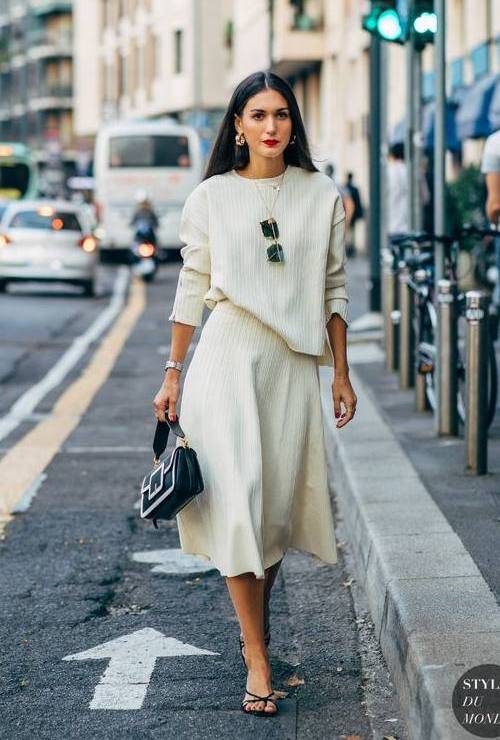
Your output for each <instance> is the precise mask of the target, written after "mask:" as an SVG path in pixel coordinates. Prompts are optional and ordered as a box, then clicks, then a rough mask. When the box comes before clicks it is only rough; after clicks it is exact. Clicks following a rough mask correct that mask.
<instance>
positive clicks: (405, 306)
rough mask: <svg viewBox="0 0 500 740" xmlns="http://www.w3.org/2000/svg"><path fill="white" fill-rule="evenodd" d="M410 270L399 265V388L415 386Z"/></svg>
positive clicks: (401, 264)
mask: <svg viewBox="0 0 500 740" xmlns="http://www.w3.org/2000/svg"><path fill="white" fill-rule="evenodd" d="M409 278H410V268H409V267H407V266H406V264H405V263H404V262H400V263H399V276H398V279H399V311H400V318H399V387H400V388H401V389H406V388H413V386H414V385H415V361H414V355H415V332H414V330H413V312H414V300H413V291H412V290H411V288H410V286H409Z"/></svg>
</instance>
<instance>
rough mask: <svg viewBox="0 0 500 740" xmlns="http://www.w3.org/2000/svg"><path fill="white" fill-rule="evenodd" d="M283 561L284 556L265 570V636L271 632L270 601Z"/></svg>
mask: <svg viewBox="0 0 500 740" xmlns="http://www.w3.org/2000/svg"><path fill="white" fill-rule="evenodd" d="M282 562H283V558H281V560H278V562H277V563H274V564H273V565H271V566H270V567H269V568H267V569H266V571H265V573H266V585H265V588H264V636H265V634H266V632H269V601H270V598H271V589H272V587H273V584H274V582H275V580H276V576H277V575H278V571H279V569H280V565H281V563H282Z"/></svg>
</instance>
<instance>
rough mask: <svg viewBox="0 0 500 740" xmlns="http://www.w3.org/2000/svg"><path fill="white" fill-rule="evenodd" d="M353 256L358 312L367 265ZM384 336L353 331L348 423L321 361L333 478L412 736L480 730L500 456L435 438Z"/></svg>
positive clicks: (493, 645)
mask: <svg viewBox="0 0 500 740" xmlns="http://www.w3.org/2000/svg"><path fill="white" fill-rule="evenodd" d="M350 267H351V269H350V272H349V275H350V278H351V307H352V310H351V318H356V316H359V315H360V314H362V313H363V308H365V307H364V306H363V305H362V304H363V302H364V301H365V300H366V276H367V264H366V261H365V260H363V259H362V258H357V259H355V260H352V261H351V263H350ZM378 334H380V333H378ZM373 336H374V340H372V341H370V339H369V337H363V338H362V341H361V342H359V341H356V340H355V337H353V338H352V342H350V346H349V361H350V366H351V380H352V383H353V387H354V389H355V391H356V394H357V396H358V409H357V414H356V418H355V420H353V422H351V424H350V425H348V426H347V427H346V428H345V429H342V430H337V429H336V427H335V420H334V417H333V414H332V402H331V389H330V382H331V372H330V371H329V369H328V368H324V369H323V368H322V369H321V382H322V393H323V403H324V411H325V422H326V429H325V433H326V439H327V447H328V450H329V465H330V475H331V485H332V489H333V492H334V495H335V497H336V500H337V504H338V507H339V511H340V512H341V514H342V516H343V518H344V523H345V529H346V532H347V533H348V542H349V546H350V548H351V549H352V551H353V553H354V555H355V560H356V563H357V571H358V574H357V575H358V579H359V581H360V583H361V585H362V586H363V587H364V589H365V591H366V594H367V598H368V601H369V604H370V609H371V613H372V618H373V621H374V624H375V626H376V628H377V634H378V637H379V640H380V645H381V648H382V651H383V653H384V656H385V659H386V662H387V665H388V667H389V669H390V671H391V673H392V678H393V681H394V683H395V686H396V689H397V690H398V693H399V697H400V702H401V705H402V708H403V711H404V712H405V714H406V719H407V721H408V726H409V730H410V734H411V737H412V738H419V739H420V738H421V739H422V740H424V739H425V740H431V739H434V738H435V740H457V739H459V738H462V737H463V738H471V737H473V735H472V734H471V733H470V732H469V731H467V730H465V729H462V727H461V726H460V725H459V723H458V721H457V719H456V718H455V715H454V712H453V709H452V695H453V690H454V688H455V684H456V682H457V681H458V679H459V678H460V677H461V676H462V674H463V673H464V672H465V671H466V670H468V669H470V668H472V667H473V666H477V665H481V664H485V663H497V664H500V607H499V605H498V594H499V582H498V579H499V577H500V576H499V574H498V568H497V566H496V563H497V556H496V553H495V548H496V543H497V542H498V526H499V524H498V522H499V521H500V510H499V505H500V495H499V491H500V470H499V467H498V466H499V462H500V455H496V456H494V454H493V453H492V454H491V455H490V470H491V471H492V472H490V473H489V475H487V476H482V477H480V478H474V477H471V476H468V475H466V474H465V473H464V470H463V464H462V455H461V447H462V446H463V440H461V439H454V438H448V439H439V440H438V439H437V438H435V436H434V432H433V428H432V419H431V418H430V416H429V414H418V413H417V412H415V411H414V410H413V409H414V404H413V392H412V391H408V392H405V393H402V392H401V391H399V389H398V387H397V378H396V377H395V376H393V375H392V374H390V373H387V372H386V371H385V369H384V362H383V354H382V352H381V348H380V343H379V341H378V340H377V338H376V337H377V333H376V331H374V332H373ZM498 443H499V442H498V440H496V439H493V440H492V447H493V449H494V450H496V449H497V445H498Z"/></svg>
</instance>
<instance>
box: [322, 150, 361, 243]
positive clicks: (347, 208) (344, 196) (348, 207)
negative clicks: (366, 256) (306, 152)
mask: <svg viewBox="0 0 500 740" xmlns="http://www.w3.org/2000/svg"><path fill="white" fill-rule="evenodd" d="M325 175H327V176H328V177H330V178H331V179H332V180H335V166H334V165H333V164H332V162H328V164H327V165H326V167H325ZM337 190H338V191H339V193H340V197H341V200H342V205H343V207H344V214H345V227H344V228H345V233H346V234H347V233H348V232H349V229H350V227H351V222H352V219H353V216H354V209H355V206H354V201H353V199H352V197H351V193H350V192H349V190H347V188H346V187H344V186H343V185H341V184H340V183H338V184H337ZM346 254H347V250H346ZM347 256H349V255H348V254H347Z"/></svg>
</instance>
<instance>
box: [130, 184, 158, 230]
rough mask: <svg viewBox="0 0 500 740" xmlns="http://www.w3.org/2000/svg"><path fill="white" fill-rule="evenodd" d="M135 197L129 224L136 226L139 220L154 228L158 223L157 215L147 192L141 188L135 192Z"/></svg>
mask: <svg viewBox="0 0 500 740" xmlns="http://www.w3.org/2000/svg"><path fill="white" fill-rule="evenodd" d="M135 199H136V203H137V206H136V209H135V211H134V215H133V216H132V218H131V220H130V226H136V224H138V223H139V221H145V222H146V223H148V224H149V226H151V227H152V228H153V229H155V230H156V229H157V228H158V224H159V222H158V216H157V215H156V213H155V210H154V208H153V206H152V204H151V201H150V200H149V197H148V194H147V193H146V192H145V191H142V190H141V191H140V192H139V193H137V194H136V197H135Z"/></svg>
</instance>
